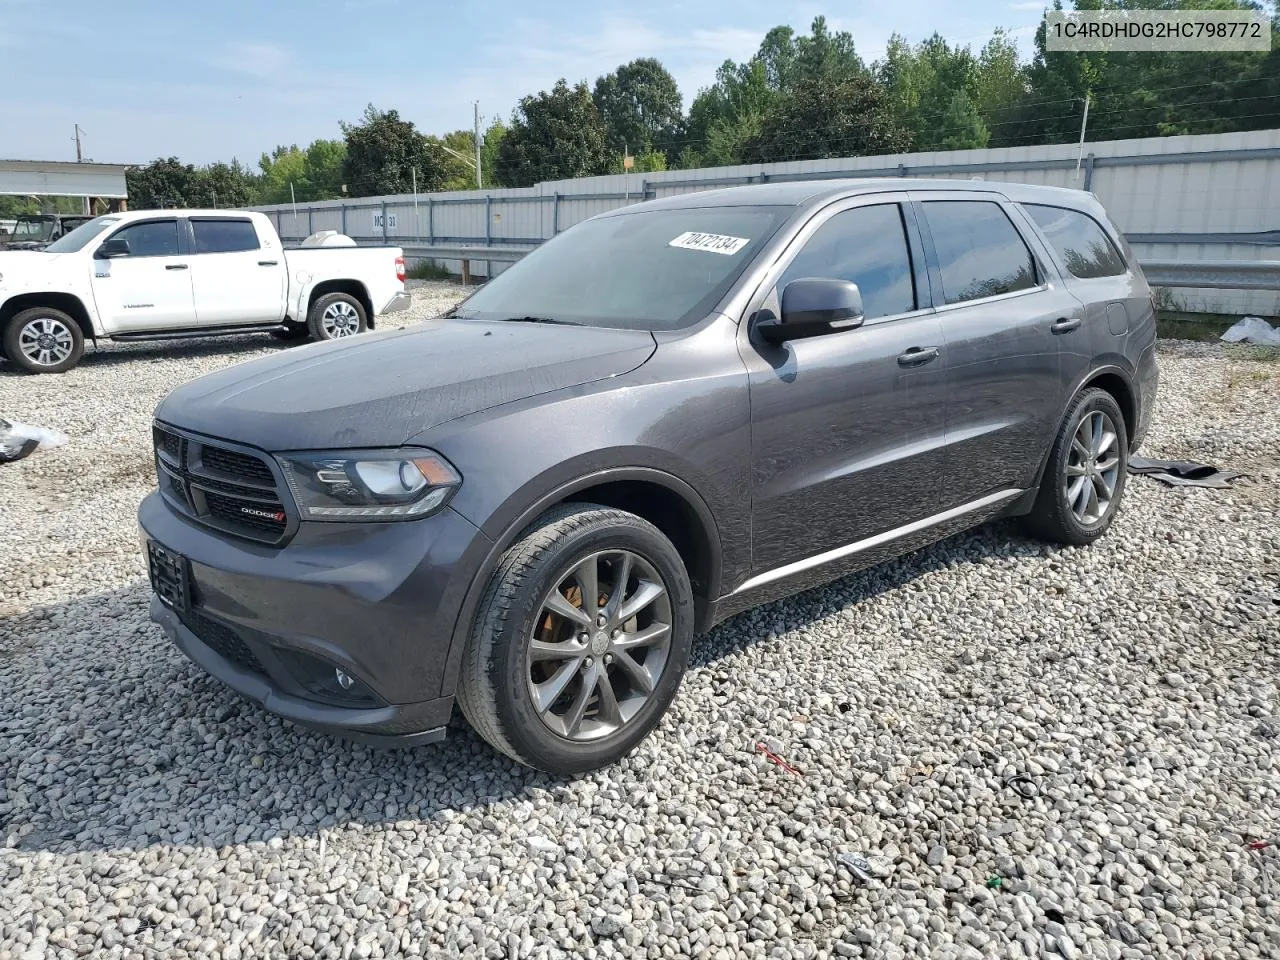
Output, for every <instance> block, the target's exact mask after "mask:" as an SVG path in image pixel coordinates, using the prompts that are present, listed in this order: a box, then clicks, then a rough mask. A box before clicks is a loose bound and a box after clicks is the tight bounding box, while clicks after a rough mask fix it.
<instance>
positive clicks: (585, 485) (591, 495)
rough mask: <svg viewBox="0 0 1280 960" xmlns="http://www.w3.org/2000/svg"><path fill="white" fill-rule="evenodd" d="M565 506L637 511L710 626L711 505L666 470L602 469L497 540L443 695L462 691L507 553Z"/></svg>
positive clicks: (548, 499) (559, 490) (713, 578)
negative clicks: (465, 660)
mask: <svg viewBox="0 0 1280 960" xmlns="http://www.w3.org/2000/svg"><path fill="white" fill-rule="evenodd" d="M561 503H598V504H600V505H601V506H607V507H615V508H617V509H620V510H626V511H628V512H629V513H634V514H636V515H637V516H639V517H641V518H643V519H645V520H648V521H649V522H650V523H652V524H653V525H654V526H655V527H657V528H658V529H659V530H661V531H662V533H663V534H664V535H665V536H666V537H667V538H668V539H669V540H671V542H672V545H673V546H675V548H676V551H677V552H678V553H679V554H680V557H681V559H682V560H683V561H684V564H685V569H686V570H687V571H688V573H689V580H690V583H691V585H692V586H693V593H694V601H695V608H696V613H695V617H696V619H695V622H694V629H695V630H699V631H700V630H703V629H705V628H706V626H707V624H708V619H709V616H710V613H711V604H712V602H713V601H714V600H715V599H716V598H717V597H718V596H719V593H720V578H721V544H720V536H719V533H718V527H717V526H716V522H715V518H714V517H713V515H712V513H711V510H710V508H709V507H708V506H707V504H706V501H705V500H703V498H702V496H701V495H700V494H699V493H698V492H697V491H696V490H695V489H694V488H693V487H691V486H690V485H689V484H688V483H686V482H685V481H683V480H681V479H680V478H678V477H676V476H673V475H672V474H669V473H666V472H664V471H661V470H656V469H653V468H650V467H617V468H611V469H605V470H600V471H597V472H594V473H591V474H588V475H585V476H581V477H578V478H577V479H575V480H572V481H569V482H567V483H562V484H560V485H559V486H556V487H554V488H553V489H551V490H548V491H546V492H544V493H543V494H542V495H540V496H538V497H537V498H535V499H534V500H532V501H531V502H530V503H529V504H528V505H527V506H525V507H524V509H522V510H521V511H520V512H519V514H518V515H517V516H516V518H515V519H514V520H513V521H512V522H511V523H509V524H508V525H507V526H506V528H505V529H504V530H503V533H502V534H501V536H499V537H498V538H497V539H496V540H494V542H493V545H492V546H491V547H490V549H489V552H488V553H487V554H486V556H485V558H484V560H483V562H482V563H481V564H480V567H479V569H478V570H477V572H476V575H475V577H474V578H473V579H472V582H471V584H470V585H469V586H468V588H467V593H466V596H465V597H464V598H463V601H462V606H461V608H460V609H459V611H458V616H457V620H456V621H455V622H454V627H453V638H452V641H451V643H450V646H449V657H448V661H447V662H446V664H445V670H444V677H443V682H442V686H441V691H440V695H441V696H451V695H452V694H453V692H454V690H455V689H456V687H457V681H458V674H459V671H460V665H461V662H462V654H463V650H464V648H465V646H466V644H467V641H468V639H469V637H470V633H471V623H472V621H473V620H474V619H475V615H476V611H477V609H478V607H479V605H480V600H481V598H482V597H483V596H484V592H485V589H486V588H487V586H488V583H489V578H490V577H491V576H492V575H493V571H494V570H495V569H497V567H498V564H499V562H500V561H501V559H502V555H503V554H504V553H506V551H507V550H508V548H510V546H511V545H512V544H513V543H515V542H516V541H517V540H518V539H520V537H521V536H522V535H523V534H524V532H525V531H526V530H527V529H528V528H529V525H530V524H531V523H533V521H534V520H536V519H537V518H538V517H539V516H541V515H542V514H543V513H544V512H545V511H546V510H548V509H549V508H551V507H554V506H557V505H558V504H561Z"/></svg>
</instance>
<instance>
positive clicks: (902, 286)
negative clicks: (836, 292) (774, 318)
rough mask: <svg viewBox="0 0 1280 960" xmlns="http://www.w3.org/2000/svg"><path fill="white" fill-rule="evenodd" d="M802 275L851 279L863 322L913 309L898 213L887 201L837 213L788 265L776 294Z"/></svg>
mask: <svg viewBox="0 0 1280 960" xmlns="http://www.w3.org/2000/svg"><path fill="white" fill-rule="evenodd" d="M801 277H835V278H837V279H840V280H851V281H853V282H854V283H856V284H857V285H858V289H859V290H861V291H862V305H863V309H864V310H865V311H866V317H867V319H868V320H869V319H871V318H872V317H885V316H889V315H891V314H895V313H907V312H909V311H911V310H914V309H915V308H916V288H915V281H914V280H913V278H912V274H911V253H910V252H909V250H908V249H907V235H906V231H905V230H904V228H903V226H902V211H901V209H900V208H899V207H898V205H897V204H896V203H886V204H879V205H877V206H874V207H857V208H855V209H853V210H845V211H844V212H843V213H837V214H836V215H835V216H834V217H832V218H831V219H830V220H828V221H827V222H826V223H824V224H823V225H822V226H821V227H819V228H818V230H817V232H815V233H814V235H813V236H812V237H810V238H809V242H808V243H806V244H805V245H804V249H803V250H801V251H800V253H799V254H798V255H797V256H796V258H795V260H793V261H791V265H790V266H789V267H787V269H786V272H785V273H783V275H782V278H781V279H780V280H779V281H778V289H779V291H781V290H782V288H783V287H785V286H786V285H787V283H788V282H789V281H791V280H798V279H799V278H801Z"/></svg>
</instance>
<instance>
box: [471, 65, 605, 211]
mask: <svg viewBox="0 0 1280 960" xmlns="http://www.w3.org/2000/svg"><path fill="white" fill-rule="evenodd" d="M608 165H609V154H608V149H607V147H606V145H605V129H604V124H603V123H601V122H600V113H599V111H598V110H596V105H595V102H594V101H593V100H592V99H591V91H590V90H588V89H587V85H586V84H585V83H579V84H577V85H575V86H573V87H570V86H569V84H568V83H567V82H566V81H564V80H560V81H557V83H556V85H555V86H554V87H553V88H552V89H551V91H550V92H549V93H548V92H546V91H543V92H542V93H539V94H538V95H537V96H531V97H525V98H524V99H522V100H521V101H520V107H519V109H518V110H517V111H516V115H515V116H514V117H512V120H511V127H510V129H508V130H507V133H506V136H504V137H503V138H502V145H501V146H500V147H499V149H498V164H497V173H498V176H499V178H501V180H502V182H503V183H504V184H506V185H508V186H512V187H527V186H532V185H533V184H535V183H539V182H541V181H543V180H561V179H566V178H569V177H589V176H591V175H593V174H598V173H603V172H605V171H606V170H607V169H608Z"/></svg>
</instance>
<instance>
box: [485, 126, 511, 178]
mask: <svg viewBox="0 0 1280 960" xmlns="http://www.w3.org/2000/svg"><path fill="white" fill-rule="evenodd" d="M506 135H507V127H506V124H504V123H503V122H502V121H501V120H495V121H493V123H491V124H489V129H488V130H486V131H485V132H484V142H483V143H481V144H480V168H481V173H482V174H483V176H484V185H485V186H486V187H505V186H509V184H507V183H505V182H504V181H503V180H502V178H501V177H500V176H499V174H498V151H500V150H501V149H502V138H503V137H505V136H506Z"/></svg>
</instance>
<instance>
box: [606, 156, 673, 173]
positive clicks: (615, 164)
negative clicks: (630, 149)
mask: <svg viewBox="0 0 1280 960" xmlns="http://www.w3.org/2000/svg"><path fill="white" fill-rule="evenodd" d="M631 161H632V166H631V169H630V170H627V169H626V167H624V166H623V163H622V155H621V154H619V155H618V156H616V157H614V158H613V160H612V161H610V163H609V170H608V172H609V173H658V172H660V171H662V170H666V169H667V155H666V154H665V153H663V152H662V151H661V150H646V151H644V152H643V153H633V154H632V155H631Z"/></svg>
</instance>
